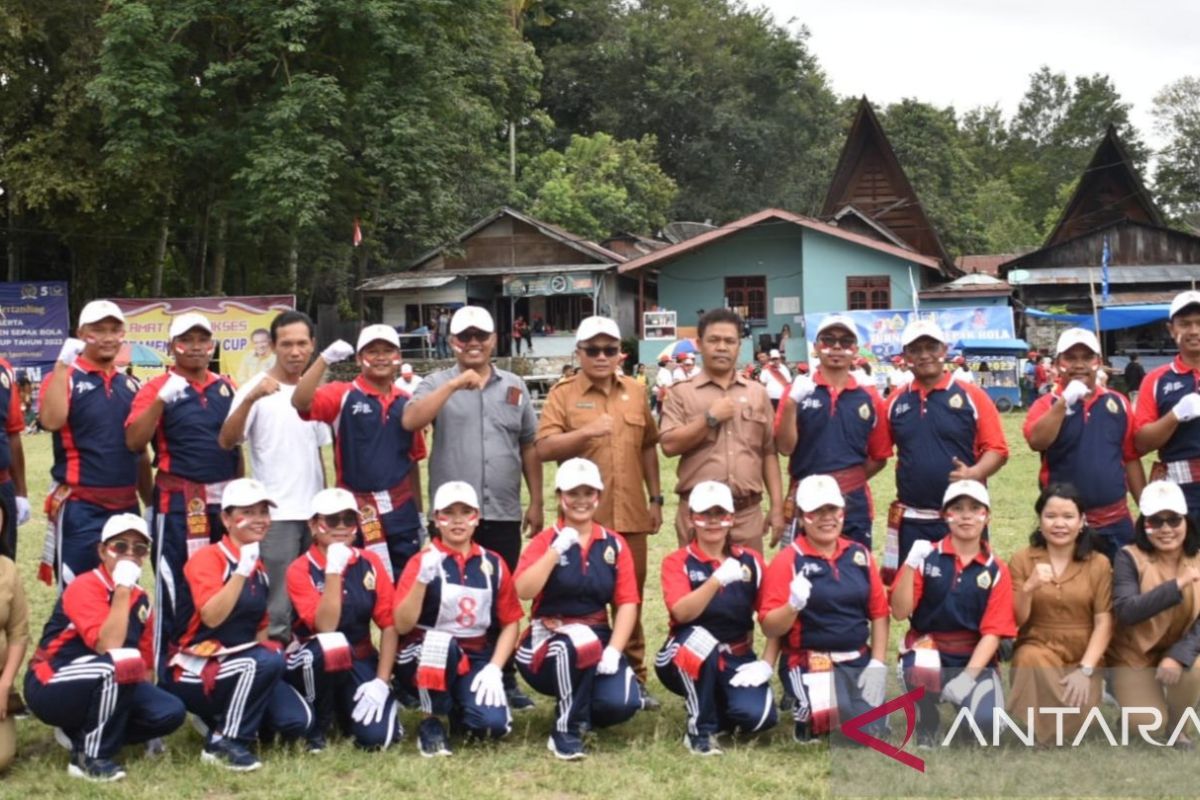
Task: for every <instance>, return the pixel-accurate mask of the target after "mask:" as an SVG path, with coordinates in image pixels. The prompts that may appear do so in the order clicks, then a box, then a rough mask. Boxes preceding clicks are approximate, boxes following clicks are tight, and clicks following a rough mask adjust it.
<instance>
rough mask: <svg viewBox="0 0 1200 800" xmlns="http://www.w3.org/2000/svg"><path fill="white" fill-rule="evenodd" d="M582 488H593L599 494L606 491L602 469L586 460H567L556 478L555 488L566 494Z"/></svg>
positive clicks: (560, 467)
mask: <svg viewBox="0 0 1200 800" xmlns="http://www.w3.org/2000/svg"><path fill="white" fill-rule="evenodd" d="M580 486H591V487H592V488H593V489H595V490H596V491H598V492H602V491H604V481H602V480H600V468H599V467H597V466H596V465H595V464H593V463H592V462H591V461H588V460H587V459H586V458H571V459H567V460H566V461H564V462H563V463H562V464H560V465H559V467H558V473H557V474H556V475H555V476H554V488H555V489H558V490H559V491H560V492H566V491H570V490H571V489H577V488H578V487H580Z"/></svg>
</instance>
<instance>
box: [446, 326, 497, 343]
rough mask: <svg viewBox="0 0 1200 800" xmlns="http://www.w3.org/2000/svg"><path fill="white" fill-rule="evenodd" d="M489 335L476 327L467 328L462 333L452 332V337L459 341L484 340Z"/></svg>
mask: <svg viewBox="0 0 1200 800" xmlns="http://www.w3.org/2000/svg"><path fill="white" fill-rule="evenodd" d="M489 336H491V334H490V333H487V332H486V331H481V330H479V329H478V328H468V329H467V330H465V331H463V332H462V333H456V334H454V338H455V339H458V340H459V341H460V342H486V341H487V340H488V337H489Z"/></svg>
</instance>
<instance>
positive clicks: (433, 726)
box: [417, 717, 454, 758]
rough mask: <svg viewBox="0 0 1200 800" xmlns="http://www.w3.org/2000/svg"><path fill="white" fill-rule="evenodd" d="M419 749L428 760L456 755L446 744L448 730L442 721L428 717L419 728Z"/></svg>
mask: <svg viewBox="0 0 1200 800" xmlns="http://www.w3.org/2000/svg"><path fill="white" fill-rule="evenodd" d="M417 749H418V750H419V751H420V752H421V755H423V756H425V757H426V758H437V757H439V756H452V755H454V753H453V752H452V751H451V750H450V745H449V744H448V743H447V742H446V728H445V727H444V726H443V725H442V721H441V720H440V719H438V718H437V717H428V718H427V719H423V720H421V724H420V725H418V726H417Z"/></svg>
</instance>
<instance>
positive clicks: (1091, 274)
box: [1088, 267, 1104, 360]
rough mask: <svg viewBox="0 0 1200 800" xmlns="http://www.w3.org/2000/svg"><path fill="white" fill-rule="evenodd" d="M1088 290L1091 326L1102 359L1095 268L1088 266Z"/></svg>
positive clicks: (1101, 338) (1102, 344)
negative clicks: (1090, 302)
mask: <svg viewBox="0 0 1200 800" xmlns="http://www.w3.org/2000/svg"><path fill="white" fill-rule="evenodd" d="M1088 292H1089V293H1090V294H1091V295H1092V327H1093V328H1094V329H1095V331H1096V341H1097V342H1099V343H1100V359H1101V360H1103V359H1104V340H1103V337H1101V335H1100V306H1099V305H1098V304H1097V302H1096V268H1095V267H1088Z"/></svg>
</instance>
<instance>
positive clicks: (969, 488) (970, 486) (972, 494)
mask: <svg viewBox="0 0 1200 800" xmlns="http://www.w3.org/2000/svg"><path fill="white" fill-rule="evenodd" d="M960 497H969V498H971V499H972V500H975V501H976V502H979V503H982V504H983V505H985V506H987V507H988V508H991V507H992V500H991V498H990V497H989V496H988V490H987V487H986V486H984V485H983V484H982V483H980V482H979V481H955V482H954V483H952V484H950V485H949V486H947V487H946V493H945V494H944V495H942V508H945V507H946V506H948V505H950V504H951V503H953V502H954V501H955V500H957V499H958V498H960Z"/></svg>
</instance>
